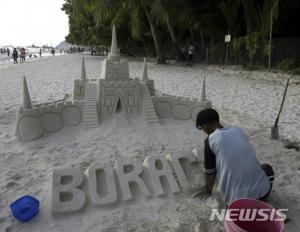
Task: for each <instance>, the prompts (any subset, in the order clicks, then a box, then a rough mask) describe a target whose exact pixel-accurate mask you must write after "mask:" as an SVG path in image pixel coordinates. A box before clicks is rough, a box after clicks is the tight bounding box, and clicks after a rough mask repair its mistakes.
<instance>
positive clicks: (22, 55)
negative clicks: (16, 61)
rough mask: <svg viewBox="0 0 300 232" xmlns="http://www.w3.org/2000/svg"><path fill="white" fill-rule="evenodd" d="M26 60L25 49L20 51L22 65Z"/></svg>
mask: <svg viewBox="0 0 300 232" xmlns="http://www.w3.org/2000/svg"><path fill="white" fill-rule="evenodd" d="M25 58H26V51H25V48H21V49H20V63H24V62H25Z"/></svg>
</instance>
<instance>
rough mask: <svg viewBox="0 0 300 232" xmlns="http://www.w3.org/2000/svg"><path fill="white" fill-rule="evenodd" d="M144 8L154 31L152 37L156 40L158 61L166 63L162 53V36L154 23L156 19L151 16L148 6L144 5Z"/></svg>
mask: <svg viewBox="0 0 300 232" xmlns="http://www.w3.org/2000/svg"><path fill="white" fill-rule="evenodd" d="M144 10H145V13H146V16H147V19H148V23H149V25H150V29H151V33H152V37H153V40H154V45H155V49H156V57H157V63H158V64H164V63H166V61H165V59H164V57H163V55H162V48H161V44H160V38H159V34H158V32H157V30H156V27H155V25H154V21H153V18H152V17H151V15H150V13H149V11H148V10H147V8H146V6H144Z"/></svg>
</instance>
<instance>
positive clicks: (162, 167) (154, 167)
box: [144, 155, 180, 196]
mask: <svg viewBox="0 0 300 232" xmlns="http://www.w3.org/2000/svg"><path fill="white" fill-rule="evenodd" d="M144 166H145V167H147V168H149V173H150V175H151V178H152V182H153V187H154V191H155V195H156V196H161V195H164V194H165V191H164V189H163V187H162V184H161V180H160V178H161V177H165V178H166V179H167V181H168V183H169V186H170V189H171V191H172V193H177V192H180V189H179V186H178V184H177V182H176V180H175V178H174V176H173V172H172V169H171V167H170V164H169V162H168V160H167V159H166V158H165V157H164V156H160V155H156V156H148V157H147V158H146V159H145V161H144Z"/></svg>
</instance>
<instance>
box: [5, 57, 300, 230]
mask: <svg viewBox="0 0 300 232" xmlns="http://www.w3.org/2000/svg"><path fill="white" fill-rule="evenodd" d="M101 60H102V58H99V57H86V69H87V75H88V77H89V78H98V77H99V75H100V69H101V64H100V63H101ZM80 64H81V57H79V56H67V55H66V56H60V57H54V58H53V57H51V58H48V59H47V60H40V61H36V62H31V63H25V64H21V65H6V66H5V67H2V68H1V67H0V77H1V85H0V103H1V104H0V124H1V126H0V161H1V162H0V165H1V167H0V173H1V175H0V209H1V210H0V228H1V229H2V230H3V231H7V232H8V231H22V232H23V231H25V232H26V231H28V232H29V231H74V232H77V231H78V232H79V231H80V232H82V231H86V232H88V231H89V232H90V231H178V232H179V231H213V232H214V231H222V230H223V226H222V223H220V222H217V221H212V222H210V221H209V217H210V214H211V209H212V208H214V207H217V206H218V203H217V201H216V198H217V196H216V194H215V195H214V196H213V197H211V198H209V199H208V200H207V201H204V202H201V201H199V200H194V199H192V197H191V196H192V195H193V193H194V192H195V191H196V190H197V188H198V187H200V186H202V184H203V179H202V175H201V173H200V170H201V168H202V162H199V163H195V164H192V165H190V166H189V169H188V170H187V174H188V179H189V181H190V184H191V187H190V189H189V190H188V191H181V192H180V193H178V194H176V195H172V194H170V193H169V192H167V194H166V196H163V197H154V196H151V197H150V198H148V199H145V198H143V196H141V194H139V193H138V192H136V193H135V195H134V200H133V201H130V202H123V201H118V202H117V203H116V204H114V205H113V206H112V207H103V208H99V207H95V206H93V205H91V204H87V207H85V208H84V209H83V210H81V211H79V212H78V213H72V214H67V215H63V216H54V215H52V214H51V184H50V183H51V174H52V171H53V170H54V169H55V168H61V167H80V168H81V170H82V172H84V171H85V170H86V169H87V168H88V167H89V166H90V165H91V164H92V163H94V162H96V161H98V162H111V163H112V164H113V163H114V161H115V160H116V159H119V158H122V157H130V158H135V159H137V160H139V161H141V162H143V160H144V159H145V157H146V156H149V155H166V154H168V153H170V152H178V151H183V152H191V150H192V149H193V148H197V149H198V151H199V152H198V155H199V157H201V156H202V149H203V139H204V138H205V135H204V134H203V132H201V131H198V130H197V129H196V128H195V127H194V125H193V123H192V122H181V121H177V120H171V121H170V120H168V121H165V120H162V121H161V125H160V126H158V127H155V128H153V127H145V126H141V125H134V126H133V127H131V128H127V129H113V128H111V127H110V126H109V125H104V126H103V127H100V128H97V129H91V130H88V131H85V130H83V129H82V128H69V129H68V130H64V131H63V132H59V133H57V134H55V135H51V136H45V137H43V138H41V139H39V140H37V141H33V142H30V143H26V144H24V143H21V142H19V141H17V139H16V138H15V137H14V135H13V130H12V128H13V121H14V117H15V110H16V108H17V106H18V105H19V104H20V103H21V97H22V92H21V86H22V85H21V84H22V75H23V74H24V75H26V76H27V80H28V85H29V86H30V89H31V90H30V92H31V97H32V100H33V102H34V103H37V102H45V101H48V100H57V99H60V98H62V97H63V95H64V93H66V92H70V91H71V89H72V83H73V80H74V79H76V78H79V76H80ZM141 71H142V62H131V63H130V73H131V75H132V77H136V76H138V77H140V76H141ZM148 72H149V77H150V78H153V79H155V85H156V88H157V89H158V90H160V91H163V92H165V93H167V94H172V95H179V96H190V97H197V96H198V94H199V93H198V89H199V88H198V85H200V80H201V77H202V75H203V67H201V66H196V67H193V68H187V67H179V66H175V65H172V66H171V65H169V66H158V65H154V64H149V65H148ZM281 75H282V74H276V73H275V74H268V73H266V72H246V71H242V70H240V69H230V70H229V69H228V70H222V69H220V68H218V67H209V68H208V69H207V72H206V77H207V87H208V88H207V95H208V98H209V99H210V100H212V103H213V104H214V105H215V107H216V108H217V109H218V110H219V111H220V115H221V118H222V119H223V122H224V123H225V124H226V125H238V126H242V127H243V129H244V130H245V132H246V133H247V134H248V135H249V138H250V141H251V143H252V144H253V146H254V148H255V150H256V152H257V156H258V158H259V160H260V161H261V162H268V163H270V164H272V165H273V166H274V170H275V173H276V182H275V185H274V188H273V192H272V195H271V197H270V199H269V201H270V203H271V204H272V205H274V206H275V207H277V208H281V207H286V208H288V209H289V213H288V217H289V219H290V222H289V223H287V224H286V228H287V230H286V231H295V232H296V231H299V229H300V228H299V226H297V224H298V223H297V219H299V217H300V210H299V209H300V200H299V195H300V178H299V176H300V175H299V174H300V166H299V161H300V158H299V152H297V151H296V150H295V149H286V148H284V146H283V144H282V143H280V142H277V141H271V140H270V139H269V136H270V130H269V128H270V126H271V125H272V123H273V120H272V121H271V119H273V118H274V117H276V109H277V107H279V104H280V98H281V94H282V91H283V88H284V87H283V83H284V80H282V79H279V78H278V76H281ZM298 83H299V79H297V77H295V78H293V79H292V81H291V86H290V89H289V93H288V96H287V99H286V106H285V109H284V112H283V114H282V119H281V126H282V127H281V128H280V132H282V133H283V134H284V136H286V137H287V138H288V137H292V138H293V139H295V140H296V139H299V138H300V134H299V130H297V126H298V128H299V124H300V122H299V120H298V118H297V117H299V114H300V108H299V107H300V106H299V105H300V104H299V99H300V98H299V95H300V91H299V88H300V85H299V84H298ZM195 86H197V88H196V87H195ZM278 103H279V104H278ZM25 194H30V195H33V196H35V197H36V198H38V199H39V200H40V201H41V211H40V214H39V215H38V216H37V217H36V218H35V219H33V220H32V221H30V222H29V223H27V224H22V223H19V222H17V221H16V220H15V219H14V218H13V217H12V216H11V213H10V209H9V204H10V203H11V202H13V201H14V200H15V199H17V198H18V197H20V196H22V195H25Z"/></svg>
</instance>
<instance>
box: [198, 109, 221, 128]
mask: <svg viewBox="0 0 300 232" xmlns="http://www.w3.org/2000/svg"><path fill="white" fill-rule="evenodd" d="M213 123H220V118H219V114H218V112H217V111H216V110H214V109H211V108H207V109H204V110H201V111H200V112H199V113H198V115H197V120H196V126H197V127H201V126H202V125H203V124H213Z"/></svg>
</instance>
